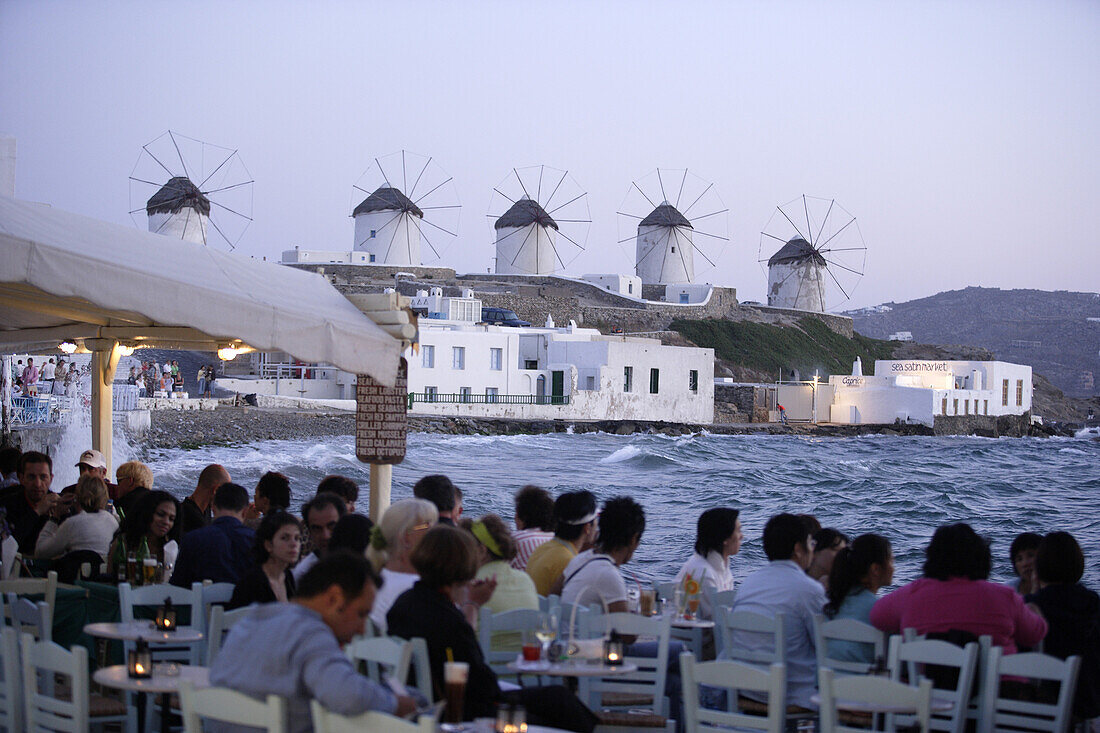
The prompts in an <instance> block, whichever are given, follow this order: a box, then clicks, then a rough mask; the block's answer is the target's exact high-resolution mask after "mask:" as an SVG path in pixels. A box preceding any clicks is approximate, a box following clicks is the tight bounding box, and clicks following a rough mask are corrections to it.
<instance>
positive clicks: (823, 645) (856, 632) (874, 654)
mask: <svg viewBox="0 0 1100 733" xmlns="http://www.w3.org/2000/svg"><path fill="white" fill-rule="evenodd" d="M836 641H839V642H846V643H849V644H860V645H862V646H860V647H859V648H860V649H863V650H866V651H870V652H871V655H870V657H871V661H870V662H856V661H852V660H849V659H841V658H839V657H835V656H830V651H833V653H836V652H835V647H833V650H830V646H831V644H830V642H836ZM814 646H815V647H816V648H817V667H818V669H821V668H825V669H831V670H833V671H834V672H841V673H844V674H869V673H870V672H871V670H872V668H873V667H874V662H875V660H882V661H885V660H886V636H885V634H883V633H882V632H881V631H879V630H878V629H876V628H875V627H874V626H871V624H867V623H864V622H862V621H857V620H855V619H854V618H838V619H833V620H832V621H826V620H825V617H824V616H822V615H821V614H817V615H816V616H814Z"/></svg>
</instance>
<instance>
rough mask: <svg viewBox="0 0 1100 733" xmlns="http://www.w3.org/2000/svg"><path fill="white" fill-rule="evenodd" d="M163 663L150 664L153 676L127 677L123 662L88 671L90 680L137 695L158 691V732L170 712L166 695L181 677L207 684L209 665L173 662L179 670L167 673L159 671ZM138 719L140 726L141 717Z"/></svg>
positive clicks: (165, 726) (164, 731)
mask: <svg viewBox="0 0 1100 733" xmlns="http://www.w3.org/2000/svg"><path fill="white" fill-rule="evenodd" d="M163 664H166V663H164V662H158V663H156V664H154V665H153V676H152V677H146V678H145V679H134V678H132V677H130V674H129V672H127V670H126V665H125V664H115V665H113V666H110V667H101V668H99V669H97V670H96V671H95V673H94V674H93V675H92V681H94V682H95V683H96V684H98V685H102V686H104V687H113V688H114V689H116V690H125V691H126V692H136V693H138V694H139V695H160V730H161V733H167V732H168V718H169V714H170V713H171V711H170V710H169V706H168V696H169V695H170V694H172V693H173V692H177V691H178V690H179V687H180V682H182V681H184V680H188V681H190V682H191V683H193V684H194V685H195V687H209V686H210V668H209V667H193V666H190V665H187V664H177V665H176V669H178V670H179V674H174V675H167V674H164V673H163V671H162V669H163V667H162V666H161V665H163ZM141 722H142V725H143V726H144V723H145V721H141Z"/></svg>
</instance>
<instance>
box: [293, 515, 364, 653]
mask: <svg viewBox="0 0 1100 733" xmlns="http://www.w3.org/2000/svg"><path fill="white" fill-rule="evenodd" d="M337 498H339V497H337ZM381 586H382V579H381V578H379V577H378V575H377V574H376V573H375V572H374V569H373V568H371V565H370V563H369V562H367V559H366V558H365V557H363V556H362V555H356V554H355V553H352V552H348V551H347V550H343V551H340V552H333V553H332V554H330V555H327V556H325V557H323V558H321V559H320V560H318V561H317V564H316V565H314V566H313V567H311V568H310V569H309V570H307V571H306V573H305V575H303V576H302V578H301V579H300V580H299V581H298V589H297V596H296V597H295V599H294V600H295V602H297V603H300V604H302V605H304V606H307V607H309V608H311V609H313V610H314V611H316V612H317V613H319V614H320V615H321V620H322V621H324V622H325V625H326V626H328V627H329V628H330V629H332V633H333V635H335V636H336V641H338V642H339V643H340V644H346V643H348V642H349V641H351V640H352V638H354V637H355V636H357V635H358V634H362V633H363V629H364V627H365V625H366V621H367V616H368V615H369V614H370V611H371V608H373V607H374V594H375V592H376V591H377V590H378V588H380V587H381Z"/></svg>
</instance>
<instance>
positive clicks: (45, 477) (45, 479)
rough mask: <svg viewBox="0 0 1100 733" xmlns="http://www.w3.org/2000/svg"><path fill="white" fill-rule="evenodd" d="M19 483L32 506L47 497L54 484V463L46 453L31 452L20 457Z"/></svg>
mask: <svg viewBox="0 0 1100 733" xmlns="http://www.w3.org/2000/svg"><path fill="white" fill-rule="evenodd" d="M19 483H20V484H21V485H22V486H23V492H24V495H25V496H26V497H27V501H29V502H30V503H31V504H37V503H38V502H40V501H42V499H44V498H45V497H46V492H48V491H49V490H50V484H51V483H53V461H52V460H50V457H49V456H48V455H46V454H45V453H39V452H38V451H36V450H30V451H27V452H26V453H24V454H23V455H21V456H20V457H19Z"/></svg>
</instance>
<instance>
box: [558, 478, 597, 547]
mask: <svg viewBox="0 0 1100 733" xmlns="http://www.w3.org/2000/svg"><path fill="white" fill-rule="evenodd" d="M595 534H596V495H595V494H593V493H592V492H591V491H567V492H565V493H564V494H561V495H560V496H559V497H558V498H557V499H556V500H555V501H554V536H555V537H557V538H558V539H561V540H564V541H565V542H577V541H578V540H583V543H587V542H591V541H592V540H593V539H594V538H595ZM583 543H582V544H583Z"/></svg>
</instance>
